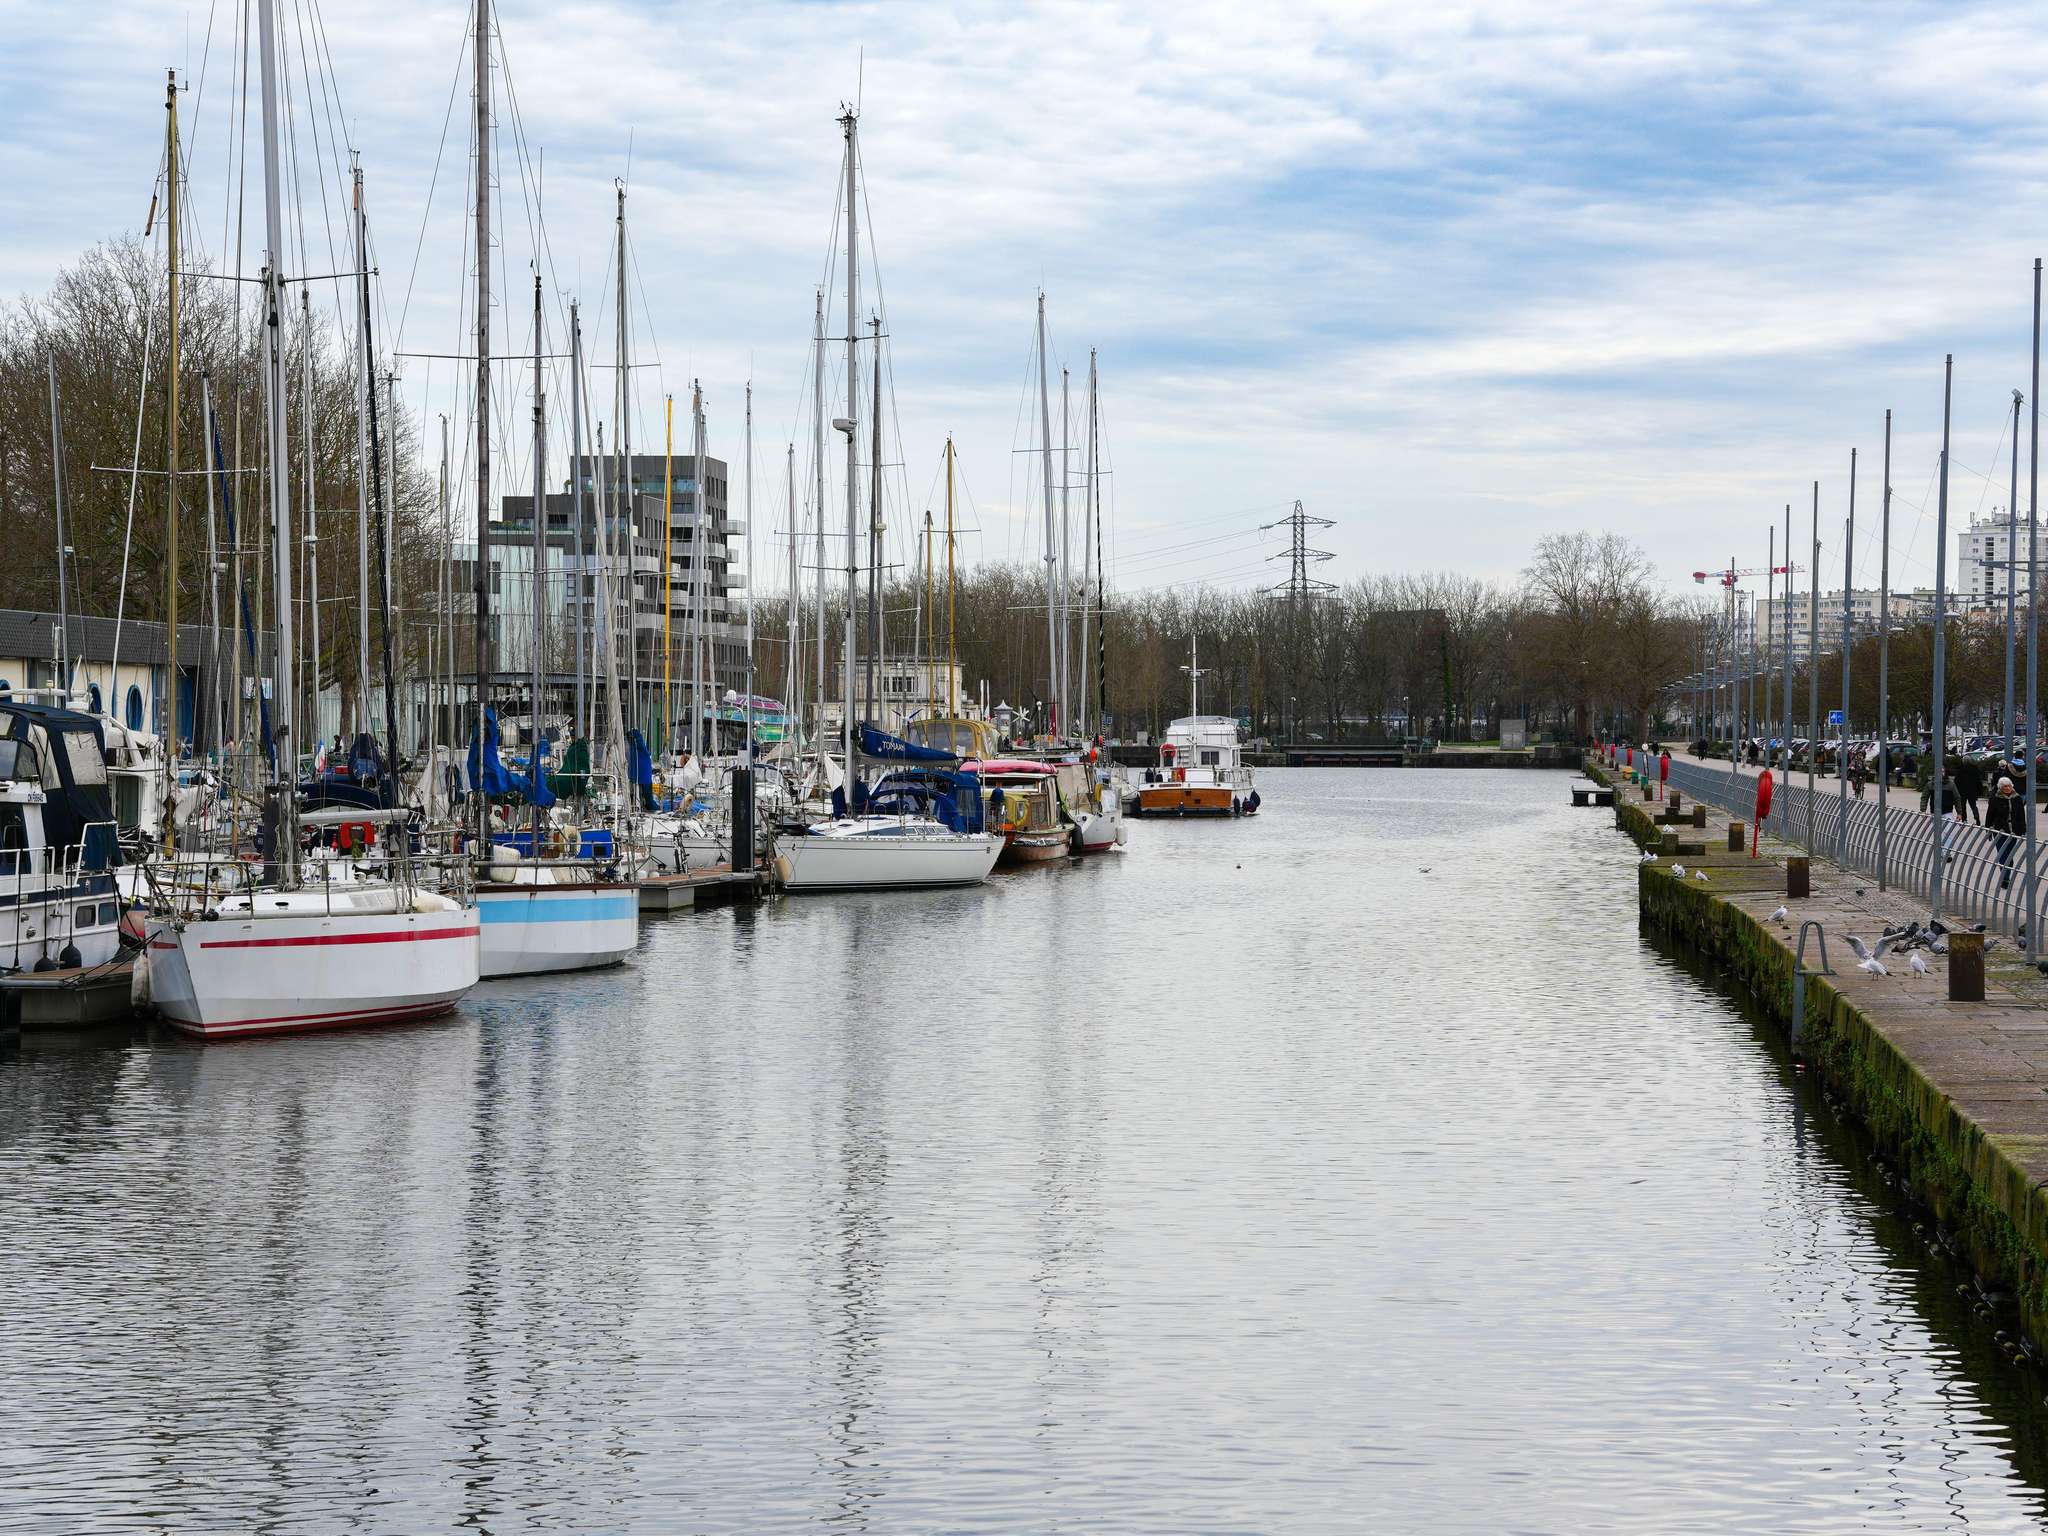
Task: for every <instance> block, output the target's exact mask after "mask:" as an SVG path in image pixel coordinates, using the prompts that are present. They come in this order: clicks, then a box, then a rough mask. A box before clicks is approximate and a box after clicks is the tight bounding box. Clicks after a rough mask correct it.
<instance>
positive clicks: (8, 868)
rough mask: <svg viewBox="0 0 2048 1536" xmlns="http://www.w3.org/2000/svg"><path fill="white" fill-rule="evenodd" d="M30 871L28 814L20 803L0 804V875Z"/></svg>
mask: <svg viewBox="0 0 2048 1536" xmlns="http://www.w3.org/2000/svg"><path fill="white" fill-rule="evenodd" d="M27 871H28V816H27V814H26V813H25V812H24V811H23V810H22V808H21V807H20V806H18V805H0V875H17V874H25V873H27Z"/></svg>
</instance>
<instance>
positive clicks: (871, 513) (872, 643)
mask: <svg viewBox="0 0 2048 1536" xmlns="http://www.w3.org/2000/svg"><path fill="white" fill-rule="evenodd" d="M868 329H869V330H871V331H872V332H873V333H874V338H875V357H874V374H875V386H874V397H873V399H872V400H871V401H870V402H869V409H870V410H871V411H872V412H873V414H874V423H873V433H874V448H873V450H872V453H873V463H871V464H870V465H869V466H868V483H869V490H868V672H867V684H868V686H867V702H866V705H865V711H866V714H867V717H868V719H870V720H878V719H879V718H880V716H879V713H878V711H877V710H876V709H875V666H876V664H877V663H878V662H879V661H880V660H881V658H882V633H883V632H882V317H881V316H880V315H879V314H877V315H875V316H873V317H872V318H871V319H870V320H869V321H868Z"/></svg>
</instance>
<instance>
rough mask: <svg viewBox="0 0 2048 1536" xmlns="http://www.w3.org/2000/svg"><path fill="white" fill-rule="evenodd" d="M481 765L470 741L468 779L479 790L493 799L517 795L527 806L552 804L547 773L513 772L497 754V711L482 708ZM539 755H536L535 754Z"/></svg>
mask: <svg viewBox="0 0 2048 1536" xmlns="http://www.w3.org/2000/svg"><path fill="white" fill-rule="evenodd" d="M483 748H484V751H483V765H482V767H481V768H479V767H478V765H477V744H476V742H475V741H474V740H472V741H471V742H470V744H469V782H470V783H472V784H474V785H475V786H476V787H477V788H479V789H481V790H482V791H483V792H484V793H485V794H486V795H487V796H489V797H490V798H492V799H494V800H495V799H501V798H504V797H507V796H517V797H518V798H519V799H521V800H524V801H526V802H527V803H528V804H530V805H537V806H539V807H541V808H542V809H543V810H545V809H546V808H547V807H549V806H551V805H553V804H554V803H555V792H554V791H553V790H551V789H549V788H548V781H547V775H546V774H539V775H535V774H534V773H532V772H531V771H529V772H527V773H514V772H513V771H512V770H511V769H509V768H507V767H506V766H505V764H504V763H503V761H502V760H500V758H499V757H498V712H497V711H496V710H495V709H487V710H485V711H484V740H483ZM537 755H538V754H537Z"/></svg>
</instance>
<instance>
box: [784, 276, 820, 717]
mask: <svg viewBox="0 0 2048 1536" xmlns="http://www.w3.org/2000/svg"><path fill="white" fill-rule="evenodd" d="M816 298H817V318H816V320H815V321H814V322H813V324H812V345H811V427H812V431H813V432H814V433H815V435H816V439H817V440H816V442H815V444H814V445H813V453H812V464H811V468H812V470H813V472H814V474H815V478H816V482H817V483H816V485H815V486H814V487H813V488H812V489H813V492H814V494H813V497H812V503H811V504H812V509H813V517H812V528H813V531H814V532H815V534H816V536H817V559H816V560H814V561H813V562H812V564H813V565H814V566H815V567H816V569H817V602H818V610H817V617H816V618H815V619H813V620H812V624H811V627H812V628H813V629H815V630H816V631H817V632H818V670H817V673H816V677H817V689H818V708H819V710H820V712H822V711H823V710H824V707H825V290H824V289H822V288H820V289H818V290H816ZM790 600H791V601H792V602H794V601H795V593H794V592H793V591H792V593H791V597H790ZM818 740H819V743H820V745H819V749H818V750H819V751H820V752H822V751H823V750H824V746H823V742H824V732H823V731H820V732H819V733H818Z"/></svg>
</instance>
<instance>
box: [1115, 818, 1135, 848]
mask: <svg viewBox="0 0 2048 1536" xmlns="http://www.w3.org/2000/svg"><path fill="white" fill-rule="evenodd" d="M1130 835H1131V834H1130V829H1129V828H1127V827H1126V826H1125V825H1124V824H1123V823H1122V822H1118V823H1117V824H1116V845H1117V847H1119V848H1121V847H1123V845H1124V843H1125V841H1126V840H1127V839H1128V838H1129V837H1130Z"/></svg>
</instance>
